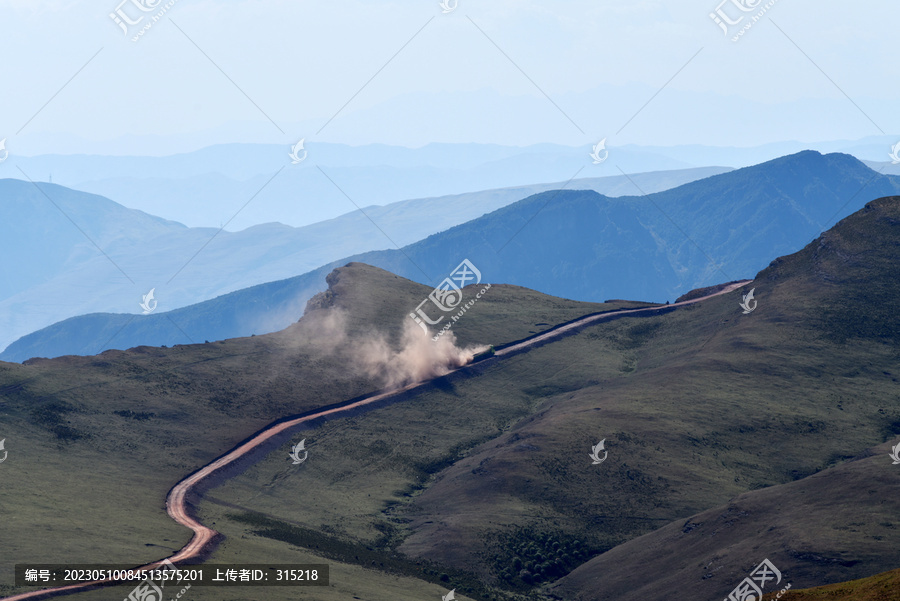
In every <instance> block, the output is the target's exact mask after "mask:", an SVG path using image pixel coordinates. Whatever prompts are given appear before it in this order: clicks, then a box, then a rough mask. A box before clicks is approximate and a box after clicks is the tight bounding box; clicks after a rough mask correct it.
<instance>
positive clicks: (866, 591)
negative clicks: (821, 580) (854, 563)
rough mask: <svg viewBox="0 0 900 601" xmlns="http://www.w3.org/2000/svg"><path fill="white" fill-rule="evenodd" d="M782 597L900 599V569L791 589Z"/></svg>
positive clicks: (802, 600)
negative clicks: (825, 584) (838, 581)
mask: <svg viewBox="0 0 900 601" xmlns="http://www.w3.org/2000/svg"><path fill="white" fill-rule="evenodd" d="M777 594H778V593H774V594H767V595H765V596H764V597H763V601H774V599H775V597H776V595H777ZM781 598H782V599H791V600H796V601H900V570H891V571H890V572H884V573H882V574H876V575H875V576H869V577H868V578H860V579H859V580H852V581H850V582H840V583H838V584H829V585H827V586H817V587H816V588H810V589H802V590H794V589H791V594H790V596H785V595H782V597H781Z"/></svg>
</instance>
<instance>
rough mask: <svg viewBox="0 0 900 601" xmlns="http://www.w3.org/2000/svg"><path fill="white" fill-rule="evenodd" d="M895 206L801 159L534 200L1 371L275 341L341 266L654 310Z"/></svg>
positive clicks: (72, 333)
mask: <svg viewBox="0 0 900 601" xmlns="http://www.w3.org/2000/svg"><path fill="white" fill-rule="evenodd" d="M898 192H900V178H894V177H890V176H879V175H877V174H876V173H874V172H873V171H872V170H871V169H869V168H868V167H866V166H865V165H863V164H862V163H861V162H860V161H858V160H856V159H855V158H853V157H851V156H847V155H840V154H832V155H824V156H823V155H821V154H819V153H817V152H812V151H808V152H802V153H799V154H796V155H792V156H788V157H783V158H780V159H776V160H774V161H770V162H768V163H764V164H761V165H756V166H754V167H748V168H745V169H740V170H737V171H733V172H730V173H725V174H722V175H717V176H714V177H710V178H706V179H703V180H700V181H696V182H692V183H690V184H686V185H683V186H680V187H678V188H675V189H671V190H667V191H663V192H657V193H654V194H650V195H648V196H645V197H621V198H609V197H606V196H602V195H600V194H598V193H596V192H594V191H588V190H584V191H578V190H566V191H558V190H557V191H547V192H541V193H539V194H536V195H533V196H530V197H528V198H526V199H524V200H521V201H519V202H516V203H514V204H511V205H509V206H505V207H503V208H500V209H498V210H496V211H494V212H492V213H489V214H487V215H484V216H483V217H479V218H477V219H474V220H472V221H469V222H466V223H464V224H462V225H458V226H456V227H453V228H450V229H449V230H447V231H444V232H441V233H439V234H435V235H432V236H429V237H428V238H426V239H424V240H421V241H419V242H416V243H414V244H409V245H408V246H406V247H404V248H403V249H402V250H384V251H375V252H368V253H363V254H357V255H353V256H350V257H347V258H345V259H341V260H340V261H334V262H331V263H329V264H327V265H325V266H323V267H321V268H319V269H317V270H315V271H313V272H310V273H307V274H304V275H303V276H299V277H295V278H291V279H288V280H284V281H281V282H272V283H270V284H266V285H265V286H258V287H255V288H251V289H248V290H242V291H240V292H236V293H233V294H228V295H224V296H221V297H219V298H216V299H213V300H210V301H206V302H204V303H200V304H198V305H196V306H193V307H184V308H182V309H180V310H179V311H177V312H168V313H166V312H162V311H160V312H159V313H154V314H151V315H147V316H137V317H134V318H132V317H131V316H111V315H89V316H83V317H77V318H73V319H69V320H67V321H65V322H62V323H58V324H54V325H53V326H51V327H48V328H44V329H43V330H41V331H38V332H34V333H32V334H30V335H28V336H25V337H23V338H22V339H21V340H18V341H16V342H15V343H14V344H12V345H10V346H9V348H8V349H7V350H6V351H5V352H4V353H3V354H0V359H4V360H8V361H9V360H14V361H21V360H23V359H27V358H29V357H31V356H57V355H60V354H69V353H96V352H99V351H101V350H102V349H104V348H128V347H131V346H136V345H139V344H157V345H158V344H174V343H185V342H190V341H202V340H213V339H219V338H227V337H233V336H246V335H249V334H252V333H256V334H259V333H264V332H269V331H275V330H278V329H281V328H283V327H286V325H288V324H290V323H292V322H293V321H296V319H297V318H299V316H300V315H301V313H302V310H301V307H302V306H303V305H304V303H305V302H306V300H307V299H308V298H310V297H311V296H312V294H314V293H315V292H318V291H321V290H323V289H324V288H325V282H324V277H325V275H327V274H328V273H329V272H330V271H331V269H333V268H334V267H336V266H339V265H342V264H345V263H347V262H349V261H358V262H363V263H368V264H371V265H375V266H378V267H381V268H383V269H387V270H389V271H392V272H394V273H396V274H398V275H401V276H403V277H407V278H409V279H412V280H415V281H418V282H422V283H427V284H431V285H436V284H437V283H438V282H440V281H441V280H442V279H443V278H444V277H446V276H447V275H449V273H450V271H451V270H452V269H453V268H454V267H456V266H457V265H458V264H459V263H460V262H461V261H462V260H463V259H465V258H467V259H469V260H470V261H472V262H473V263H474V264H475V265H476V266H477V267H478V269H479V270H480V271H481V273H482V275H483V279H484V280H485V281H489V282H495V283H507V284H516V285H520V286H525V287H529V288H533V289H535V290H539V291H541V292H544V293H547V294H553V295H556V296H561V297H566V298H571V299H575V300H584V301H602V300H606V299H610V298H627V299H634V300H646V301H658V302H663V301H665V300H673V299H675V298H676V297H677V296H679V295H681V294H683V293H684V292H687V291H689V290H691V289H693V288H697V287H701V286H705V285H709V284H712V283H716V282H721V281H724V280H733V279H739V278H742V277H752V276H753V275H754V274H755V273H756V272H758V271H759V270H760V269H762V268H763V267H765V266H766V265H767V264H768V262H769V261H770V260H771V258H772V257H775V256H780V255H783V254H789V253H791V252H795V251H796V250H798V249H800V248H802V247H803V246H804V245H805V244H807V243H808V242H809V241H810V240H812V239H814V238H815V237H816V236H817V235H818V234H819V233H820V232H821V231H822V230H824V229H826V228H827V227H829V226H830V225H833V224H834V223H835V222H836V221H837V220H838V219H840V218H842V217H845V216H846V215H849V214H850V213H852V212H854V211H856V210H858V209H859V208H860V207H862V206H863V205H864V204H865V203H866V202H868V201H869V200H872V199H874V198H879V197H882V196H888V195H891V194H897V193H898ZM135 302H136V300H135ZM410 309H412V308H410ZM92 332H99V334H97V335H92V334H91V333H92ZM111 337H113V339H112V340H111V341H110V340H109V339H110V338H111Z"/></svg>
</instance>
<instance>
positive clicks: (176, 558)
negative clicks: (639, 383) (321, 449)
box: [0, 280, 752, 601]
mask: <svg viewBox="0 0 900 601" xmlns="http://www.w3.org/2000/svg"><path fill="white" fill-rule="evenodd" d="M751 281H752V280H742V281H739V282H733V283H731V284H727V285H726V286H723V287H722V288H721V289H720V290H717V291H716V292H713V293H712V294H708V295H706V296H702V297H699V298H694V299H690V300H685V301H681V302H679V303H673V304H670V305H656V306H653V307H641V308H638V309H620V310H618V311H610V312H607V313H597V314H593V315H588V316H587V317H583V318H581V319H577V320H575V321H572V322H570V323H567V324H564V325H562V326H559V327H557V328H554V329H552V330H550V331H548V332H544V333H542V334H538V335H536V336H532V337H531V338H527V339H525V340H522V341H520V342H517V343H514V344H512V345H511V346H508V347H505V348H502V349H498V350H497V351H496V352H495V353H494V356H495V357H504V356H509V355H514V354H519V353H522V352H525V351H527V350H529V349H531V348H535V347H537V346H541V345H542V344H546V343H548V342H551V341H554V340H555V339H557V338H559V337H564V336H568V335H571V334H573V333H575V332H577V331H578V330H580V329H581V328H583V327H585V326H588V325H591V324H594V323H598V322H601V321H604V320H607V319H610V318H616V317H621V316H625V315H642V314H647V313H650V314H652V313H654V312H659V311H660V310H661V309H663V310H669V309H675V308H678V307H684V306H687V305H693V304H695V303H699V302H702V301H704V300H707V299H710V298H713V297H716V296H720V295H723V294H728V293H729V292H733V291H734V290H737V289H738V288H741V287H743V286H746V285H747V284H748V283H750V282H751ZM463 367H465V366H463ZM458 369H462V368H458ZM454 371H457V370H454ZM451 373H452V372H451ZM426 383H427V382H416V383H413V384H408V385H406V386H404V387H403V388H400V389H395V390H390V391H388V392H380V393H378V394H374V395H372V396H369V397H366V398H364V399H362V400H359V401H356V402H353V403H349V404H346V405H341V406H338V407H333V408H330V409H325V410H323V411H319V412H316V413H312V414H310V415H304V416H302V417H297V418H295V419H290V420H287V421H282V422H277V423H275V424H274V425H272V426H270V427H268V428H266V429H265V430H262V431H261V432H259V433H258V434H257V435H256V436H254V437H253V438H251V439H249V440H247V441H245V442H243V443H242V444H240V445H239V446H237V447H235V448H234V449H232V450H231V451H229V452H228V453H226V454H224V455H222V456H221V457H219V458H218V459H216V460H215V461H213V462H212V463H209V464H207V465H206V466H204V467H202V468H200V469H199V470H197V471H196V472H194V473H193V474H191V475H189V476H188V477H187V478H185V479H183V480H181V481H180V482H179V483H178V484H176V485H175V486H174V487H173V488H172V490H170V491H169V494H168V496H167V497H166V512H167V513H168V514H169V516H170V517H171V518H172V519H173V520H175V521H176V522H178V523H179V524H181V525H182V526H186V527H188V528H190V529H191V530H192V531H193V532H194V536H193V537H191V540H190V542H188V544H187V545H185V546H184V547H182V548H181V550H180V551H178V553H176V554H174V555H172V556H170V557H168V558H166V559H168V561H170V562H172V563H176V564H177V563H179V562H184V561H187V560H190V559H197V558H198V557H200V556H201V554H202V553H203V552H204V550H206V549H208V548H209V547H210V546H211V545H212V544H213V543H214V541H215V540H216V538H217V537H218V536H220V535H219V533H218V532H216V531H215V530H213V529H212V528H208V527H207V526H204V525H203V524H201V523H200V522H198V521H197V520H196V519H194V518H193V517H192V516H191V515H190V513H189V511H188V495H189V494H190V493H191V492H192V491H193V490H194V488H195V487H197V485H198V484H200V483H201V482H202V481H203V480H205V479H206V478H209V477H210V476H212V475H213V474H214V473H216V472H218V471H219V470H221V469H223V468H224V467H226V466H228V465H230V464H232V463H234V462H235V461H237V460H238V459H239V458H241V457H243V456H244V455H246V454H247V453H249V452H250V451H252V450H253V449H256V448H257V447H259V446H260V445H262V444H263V443H265V442H266V441H268V440H269V439H271V438H272V437H274V436H277V435H279V434H281V433H283V432H285V431H287V430H290V429H291V428H294V427H297V426H299V425H301V424H303V423H306V422H310V421H313V420H316V419H321V418H325V417H329V416H333V415H335V414H338V413H343V412H345V411H350V410H353V409H357V408H359V407H364V406H366V405H370V404H372V403H376V402H378V401H382V400H384V399H387V398H390V397H392V396H395V395H399V394H402V393H404V392H408V391H410V390H413V389H415V388H418V387H419V386H422V385H424V384H426ZM166 559H161V560H159V561H155V562H153V563H150V564H146V565H144V566H140V569H147V570H149V569H154V568H157V567H159V566H160V565H161V564H162V562H164V561H166ZM113 582H114V581H113V580H98V581H92V582H84V583H79V584H73V585H69V586H62V587H54V588H48V589H42V590H37V591H29V592H27V593H22V594H19V595H13V596H12V597H3V598H0V601H20V600H24V599H31V600H32V601H35V600H37V599H48V598H50V597H55V596H58V595H67V594H70V593H75V592H79V591H84V590H89V589H92V588H95V587H98V586H103V585H109V584H113Z"/></svg>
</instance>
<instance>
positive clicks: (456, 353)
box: [303, 309, 488, 390]
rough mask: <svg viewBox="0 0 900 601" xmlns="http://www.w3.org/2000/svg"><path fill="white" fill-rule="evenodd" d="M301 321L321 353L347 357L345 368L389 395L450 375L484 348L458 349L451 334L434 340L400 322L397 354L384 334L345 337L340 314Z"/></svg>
mask: <svg viewBox="0 0 900 601" xmlns="http://www.w3.org/2000/svg"><path fill="white" fill-rule="evenodd" d="M311 318H312V319H311ZM303 321H304V322H305V323H304V326H305V327H304V330H305V334H306V335H307V336H308V337H309V338H310V339H311V340H314V341H315V342H314V344H315V346H317V347H318V348H319V350H320V351H324V352H327V353H337V352H339V353H340V354H342V355H344V356H346V357H347V360H348V363H349V364H350V365H348V367H349V368H356V369H358V370H360V371H361V372H362V373H363V374H365V375H366V376H367V377H369V378H372V379H374V380H376V381H378V382H379V383H380V384H381V386H382V387H383V388H385V389H387V390H393V389H396V388H400V387H403V386H405V385H407V384H412V383H414V382H422V381H425V380H429V379H431V378H437V377H439V376H443V375H445V374H448V373H450V372H451V371H453V370H454V369H456V368H458V367H461V366H463V365H465V364H466V363H468V362H469V361H471V360H472V358H473V357H474V356H475V355H476V354H477V353H479V352H481V351H484V350H486V349H487V348H488V347H487V346H485V345H479V346H471V347H467V348H461V347H459V346H457V345H456V336H455V335H454V334H453V332H452V331H448V332H447V333H446V334H444V335H443V336H441V337H439V338H438V339H437V340H432V338H433V336H434V333H433V332H426V331H425V330H423V329H422V328H421V327H419V326H418V325H417V324H416V323H415V322H413V321H412V320H411V319H405V320H404V322H403V332H402V334H401V336H400V345H399V348H397V345H392V344H390V343H389V342H388V339H387V337H385V336H384V335H383V334H376V333H366V334H362V335H356V334H353V333H351V332H349V331H348V325H347V319H346V315H345V314H344V313H343V312H342V311H340V310H334V309H333V310H330V311H327V312H316V315H315V317H314V318H313V315H310V314H307V315H306V316H304V319H303Z"/></svg>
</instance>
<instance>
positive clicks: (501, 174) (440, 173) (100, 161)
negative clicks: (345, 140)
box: [0, 136, 896, 231]
mask: <svg viewBox="0 0 900 601" xmlns="http://www.w3.org/2000/svg"><path fill="white" fill-rule="evenodd" d="M895 143H896V140H894V139H892V138H890V137H888V136H875V137H870V138H865V139H862V140H855V141H848V140H839V141H832V142H820V143H816V144H812V145H810V144H805V143H801V142H776V143H770V144H764V145H760V146H754V147H747V148H734V147H712V146H703V145H697V144H693V145H674V146H641V145H634V144H628V145H625V146H618V145H616V142H615V140H614V139H610V140H609V141H608V143H607V146H608V148H609V152H610V154H609V159H608V160H607V161H605V162H604V163H602V164H599V165H595V164H593V162H592V161H591V160H590V157H589V155H588V151H589V150H590V145H589V144H585V145H582V146H563V145H559V144H534V145H529V146H522V147H519V146H500V145H493V144H428V145H426V146H422V147H420V148H405V147H400V146H389V145H385V144H368V145H364V146H348V145H345V144H333V143H325V142H315V141H307V143H306V145H305V148H306V150H307V151H308V153H309V154H308V155H307V158H306V160H305V161H304V162H302V163H301V164H299V165H292V164H291V163H290V159H289V157H288V150H289V147H288V146H287V145H277V144H222V145H216V146H210V147H206V148H202V149H200V150H196V151H193V152H188V153H183V154H174V155H171V156H103V155H38V156H33V157H25V156H17V155H15V154H13V155H12V156H11V157H10V159H9V160H8V161H6V162H5V163H3V164H0V178H2V177H16V178H20V177H22V176H21V173H20V172H19V169H20V168H21V169H22V171H24V172H25V173H26V174H28V176H29V177H30V178H32V179H34V180H36V181H47V180H48V179H50V177H51V176H52V178H53V180H52V181H53V182H55V183H57V184H60V185H64V186H67V187H69V188H74V189H77V190H83V191H86V192H91V193H94V194H100V195H102V196H105V197H107V198H110V199H111V200H114V201H116V202H118V203H120V204H122V205H124V206H127V207H129V208H134V209H139V210H142V211H145V212H147V213H150V214H153V215H158V216H161V217H164V218H166V219H171V220H175V221H178V222H179V223H184V224H185V225H188V226H192V227H218V226H221V225H222V224H224V223H226V222H228V221H229V220H230V219H232V218H233V220H232V221H231V222H230V223H229V225H228V230H229V231H238V230H242V229H245V228H247V227H251V226H253V225H258V224H262V223H269V222H278V223H284V224H287V225H291V226H294V227H299V226H304V225H309V224H312V223H316V222H319V221H323V220H326V219H331V218H334V217H337V216H339V215H342V214H344V213H347V212H348V211H352V210H353V209H354V208H355V206H354V203H355V204H356V205H359V206H371V205H382V204H387V203H392V202H397V201H401V200H406V199H410V198H426V197H436V196H445V195H448V194H461V193H465V192H475V191H481V190H486V189H492V188H503V187H508V186H517V185H524V184H533V183H537V182H554V181H560V182H565V181H567V180H568V179H570V178H572V177H578V178H583V177H605V176H610V175H619V174H620V173H621V172H620V169H621V170H622V171H624V172H626V173H642V172H648V171H660V170H672V169H683V168H691V167H698V166H705V165H725V166H730V167H745V166H749V165H755V164H758V163H762V162H764V161H768V160H771V159H773V158H776V157H779V156H785V155H788V154H793V153H796V152H800V151H802V150H805V149H812V150H817V151H819V152H823V153H831V152H843V153H847V154H852V155H854V156H856V157H857V158H859V159H860V160H873V161H886V160H888V153H889V151H890V148H891V146H892V145H893V144H895ZM320 169H321V171H320ZM579 169H580V171H579ZM876 170H877V168H876ZM884 173H885V174H889V173H894V174H896V172H895V171H893V170H887V171H885V172H884ZM276 174H277V175H276ZM326 174H327V176H326ZM273 176H274V177H273ZM329 178H330V179H331V180H333V181H329ZM630 192H631V191H630ZM251 199H252V201H251ZM248 201H250V202H249V203H248Z"/></svg>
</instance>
